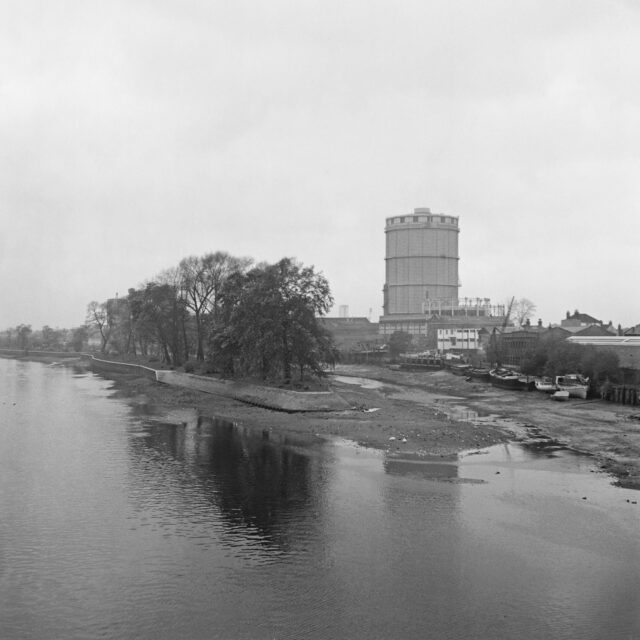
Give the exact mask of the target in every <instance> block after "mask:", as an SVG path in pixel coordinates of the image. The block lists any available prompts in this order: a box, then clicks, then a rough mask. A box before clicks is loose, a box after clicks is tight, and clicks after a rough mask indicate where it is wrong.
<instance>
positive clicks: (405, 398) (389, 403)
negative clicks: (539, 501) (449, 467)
mask: <svg viewBox="0 0 640 640" xmlns="http://www.w3.org/2000/svg"><path fill="white" fill-rule="evenodd" d="M114 378H115V386H116V389H117V393H118V395H120V396H123V397H127V398H128V400H129V401H130V402H132V403H137V404H149V405H153V407H154V408H156V409H157V410H158V411H165V412H166V411H170V410H171V409H175V408H176V407H193V408H195V409H197V410H198V411H199V412H201V413H203V414H206V415H216V416H219V417H221V418H226V419H228V420H231V421H234V422H237V423H240V424H243V425H247V426H254V427H257V428H260V429H263V430H264V429H267V430H278V431H281V430H285V431H294V432H304V433H312V434H316V435H318V436H340V437H343V438H346V439H350V440H354V441H356V442H359V443H360V444H363V445H365V446H371V447H377V448H381V449H384V450H386V451H388V452H389V454H390V455H402V456H403V457H407V456H408V457H418V458H430V457H441V458H454V457H455V456H456V455H457V454H458V453H459V452H461V451H467V450H479V449H482V448H485V447H488V446H491V445H494V444H498V443H501V442H508V441H513V440H520V441H544V440H546V441H554V442H556V441H557V442H558V443H559V444H564V445H566V446H568V447H570V448H572V449H574V450H577V451H580V452H583V453H585V454H588V455H591V456H593V458H594V468H596V469H600V470H601V471H603V472H606V473H610V474H612V475H614V476H615V477H616V478H617V483H618V484H620V485H621V486H625V487H628V488H635V489H640V420H638V419H637V418H636V417H634V416H637V415H638V412H637V408H636V410H635V411H634V409H633V408H631V407H625V406H622V405H613V404H610V403H606V402H603V401H600V400H590V401H579V400H576V401H573V400H572V401H570V402H566V403H557V402H553V401H551V400H550V399H549V397H548V396H546V395H544V394H541V393H539V392H516V391H506V390H502V389H496V388H494V387H491V386H490V385H488V384H484V383H470V382H467V381H466V380H465V379H464V378H462V377H459V376H454V375H451V374H450V373H449V372H446V371H434V372H413V373H410V372H403V371H391V370H389V369H386V368H383V367H375V366H360V365H342V366H338V367H337V369H336V372H335V374H334V375H331V376H330V378H329V381H330V388H331V389H332V390H333V391H334V392H335V393H336V394H338V395H339V396H340V397H341V398H343V399H344V400H345V401H346V403H348V405H349V407H351V408H350V409H348V410H345V411H331V412H314V413H307V414H302V413H282V412H278V411H269V410H267V409H263V408H260V407H256V406H251V405H248V404H245V403H242V402H239V401H237V400H234V399H233V398H228V397H224V396H214V395H209V394H205V393H202V392H197V391H193V390H189V389H180V388H176V387H168V386H165V385H158V384H154V383H151V382H150V381H149V380H146V379H144V378H137V377H135V376H124V375H118V376H114ZM372 381H373V382H372Z"/></svg>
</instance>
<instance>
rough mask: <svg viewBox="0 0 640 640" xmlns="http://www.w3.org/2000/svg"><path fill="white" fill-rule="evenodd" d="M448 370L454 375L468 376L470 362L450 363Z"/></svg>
mask: <svg viewBox="0 0 640 640" xmlns="http://www.w3.org/2000/svg"><path fill="white" fill-rule="evenodd" d="M449 371H451V373H453V375H455V376H468V375H469V372H470V371H471V365H470V364H452V365H451V366H450V367H449Z"/></svg>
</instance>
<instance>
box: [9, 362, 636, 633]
mask: <svg viewBox="0 0 640 640" xmlns="http://www.w3.org/2000/svg"><path fill="white" fill-rule="evenodd" d="M112 395H113V392H112V391H111V390H110V383H109V382H108V381H106V380H103V379H101V378H99V377H96V376H94V375H93V374H90V373H89V374H88V373H82V372H74V371H73V370H72V369H69V368H65V367H56V366H46V365H43V364H39V363H29V362H21V361H15V360H5V359H0V514H1V516H0V517H1V520H0V638H3V639H4V638H7V639H10V640H14V639H15V640H18V639H26V638H29V639H31V638H33V639H43V640H45V639H46V640H52V639H65V640H66V639H73V638H77V639H83V640H86V639H90V638H107V639H109V638H113V639H126V638H132V639H133V638H135V639H146V638H149V639H151V638H153V639H162V638H167V639H209V638H224V639H235V638H238V639H243V638H256V639H262V638H265V639H271V638H296V639H297V638H355V639H360V638H363V639H364V638H434V639H440V638H444V639H449V638H450V639H461V638H469V639H485V638H486V639H492V640H495V639H501V638H504V639H507V638H508V639H513V638H527V639H529V638H532V639H537V638H540V639H542V638H553V639H571V640H579V639H585V640H586V639H593V640H601V639H602V638H620V639H631V638H638V637H640V506H639V505H637V504H633V503H634V502H637V501H638V498H639V497H640V495H639V494H638V493H637V492H633V491H631V490H625V489H620V488H616V487H613V486H612V485H611V484H610V478H608V477H606V476H603V475H601V474H599V473H594V467H593V464H592V461H591V460H590V459H589V458H586V457H582V456H579V455H576V454H574V453H572V452H570V451H566V450H563V449H562V448H558V447H545V446H531V447H525V446H523V445H518V444H513V445H508V446H500V447H494V448H490V449H485V450H483V452H481V453H479V454H476V455H464V456H461V458H460V460H459V461H458V462H457V463H455V464H453V463H447V462H444V461H442V460H431V461H422V462H412V461H406V460H402V459H396V458H392V457H389V456H386V455H385V454H384V453H383V452H378V451H372V450H367V449H363V448H360V447H357V446H355V445H352V444H349V443H347V442H343V441H338V440H336V441H326V440H321V439H319V438H313V437H299V436H290V435H282V434H278V433H277V429H276V428H274V429H273V430H267V431H264V432H263V431H262V430H251V429H248V428H243V427H238V426H234V425H232V424H230V423H225V422H221V421H216V420H213V419H210V418H203V417H198V416H197V415H196V414H195V412H193V411H190V410H186V409H185V410H184V411H176V412H174V413H172V414H170V415H166V416H160V415H156V414H154V413H153V411H152V410H151V409H150V408H149V407H145V406H138V407H131V406H129V405H128V404H126V403H125V402H123V401H121V400H119V399H116V398H114V397H112ZM277 420H278V415H277V414H275V413H274V414H273V424H274V427H277Z"/></svg>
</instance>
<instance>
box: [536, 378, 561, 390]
mask: <svg viewBox="0 0 640 640" xmlns="http://www.w3.org/2000/svg"><path fill="white" fill-rule="evenodd" d="M535 385H536V389H537V390H538V391H542V392H543V393H554V392H555V391H557V390H558V387H556V385H555V382H554V381H553V380H552V379H551V378H538V379H537V380H536V381H535Z"/></svg>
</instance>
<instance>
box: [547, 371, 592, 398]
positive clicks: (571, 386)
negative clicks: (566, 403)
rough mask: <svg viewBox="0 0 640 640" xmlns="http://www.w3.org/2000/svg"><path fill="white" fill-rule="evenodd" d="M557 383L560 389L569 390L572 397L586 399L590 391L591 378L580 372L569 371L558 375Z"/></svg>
mask: <svg viewBox="0 0 640 640" xmlns="http://www.w3.org/2000/svg"><path fill="white" fill-rule="evenodd" d="M555 384H556V388H557V389H558V391H568V392H569V396H570V397H572V398H581V399H582V400H586V398H587V392H588V391H589V378H584V377H583V376H581V375H580V374H579V373H568V374H566V375H564V376H556V378H555Z"/></svg>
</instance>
